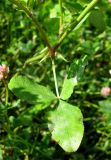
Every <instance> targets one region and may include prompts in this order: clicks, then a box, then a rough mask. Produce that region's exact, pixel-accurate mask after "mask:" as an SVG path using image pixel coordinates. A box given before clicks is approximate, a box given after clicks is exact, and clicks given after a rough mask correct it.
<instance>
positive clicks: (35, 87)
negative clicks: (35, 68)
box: [8, 75, 56, 104]
mask: <svg viewBox="0 0 111 160" xmlns="http://www.w3.org/2000/svg"><path fill="white" fill-rule="evenodd" d="M8 87H9V89H10V90H11V91H12V92H13V93H14V94H15V95H16V96H17V97H19V98H20V99H22V100H25V101H27V102H29V103H30V104H36V103H43V104H49V103H50V102H52V101H53V100H55V99H56V96H55V95H54V94H53V93H52V92H51V91H50V90H49V89H48V88H46V87H44V86H42V85H39V84H37V83H35V82H34V81H32V80H30V79H29V78H27V77H25V76H20V75H19V76H14V77H13V78H12V79H11V80H10V82H9V84H8Z"/></svg>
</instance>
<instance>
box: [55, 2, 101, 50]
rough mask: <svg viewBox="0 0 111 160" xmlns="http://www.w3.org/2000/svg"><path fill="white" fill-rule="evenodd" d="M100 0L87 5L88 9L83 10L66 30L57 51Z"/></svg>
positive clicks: (57, 45)
mask: <svg viewBox="0 0 111 160" xmlns="http://www.w3.org/2000/svg"><path fill="white" fill-rule="evenodd" d="M98 1H99V0H92V1H91V3H89V4H88V5H87V7H86V8H85V9H84V10H83V12H82V13H81V14H80V15H79V17H78V18H77V19H76V21H74V22H73V23H71V25H70V26H68V27H67V28H66V30H65V32H64V33H63V34H62V35H61V37H60V39H59V41H58V43H57V44H56V46H55V50H56V49H57V48H59V46H60V45H61V43H62V42H63V40H64V39H65V38H66V37H67V36H68V35H69V33H70V32H71V31H72V30H73V29H75V28H76V26H77V25H78V24H79V23H80V22H81V20H82V19H83V18H84V17H85V16H86V15H87V14H88V13H89V12H90V11H91V10H92V8H93V7H94V5H95V4H96V3H97V2H98Z"/></svg>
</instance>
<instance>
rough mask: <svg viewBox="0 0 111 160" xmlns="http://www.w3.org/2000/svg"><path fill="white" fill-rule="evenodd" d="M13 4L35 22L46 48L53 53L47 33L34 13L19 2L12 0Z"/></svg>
mask: <svg viewBox="0 0 111 160" xmlns="http://www.w3.org/2000/svg"><path fill="white" fill-rule="evenodd" d="M10 1H12V2H13V4H15V5H16V6H18V8H20V9H21V10H23V11H24V12H25V13H26V15H27V16H28V17H29V18H30V19H31V20H32V21H33V23H34V24H35V25H36V28H37V30H38V31H39V32H40V34H41V37H42V39H43V40H44V42H45V44H46V46H47V47H48V49H49V52H50V54H52V53H53V49H52V47H51V45H50V43H49V40H48V37H47V35H46V32H45V31H44V29H43V28H42V26H41V24H40V23H39V21H38V20H37V18H36V17H35V16H34V15H33V13H32V12H31V11H30V10H29V9H28V8H27V7H26V6H24V5H23V4H22V3H21V2H20V1H19V0H10Z"/></svg>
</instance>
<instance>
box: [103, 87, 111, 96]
mask: <svg viewBox="0 0 111 160" xmlns="http://www.w3.org/2000/svg"><path fill="white" fill-rule="evenodd" d="M110 93H111V88H109V87H103V88H102V89H101V95H102V96H109V94H110Z"/></svg>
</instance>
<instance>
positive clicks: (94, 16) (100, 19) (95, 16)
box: [89, 10, 106, 32]
mask: <svg viewBox="0 0 111 160" xmlns="http://www.w3.org/2000/svg"><path fill="white" fill-rule="evenodd" d="M89 21H90V23H91V24H92V25H93V26H94V27H96V28H97V29H98V30H99V31H100V32H103V31H104V30H105V27H106V26H105V25H106V24H105V20H104V15H103V14H102V12H101V11H99V10H95V11H93V12H91V15H90V17H89Z"/></svg>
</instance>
